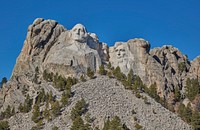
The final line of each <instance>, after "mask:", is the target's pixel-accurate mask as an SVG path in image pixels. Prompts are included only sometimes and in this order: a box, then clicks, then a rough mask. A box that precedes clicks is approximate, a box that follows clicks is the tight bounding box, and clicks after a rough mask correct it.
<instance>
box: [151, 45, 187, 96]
mask: <svg viewBox="0 0 200 130" xmlns="http://www.w3.org/2000/svg"><path fill="white" fill-rule="evenodd" d="M150 54H151V56H153V58H154V59H155V60H156V61H157V62H158V63H160V64H161V66H162V72H163V74H164V79H165V83H164V84H165V87H164V92H165V96H167V95H168V94H169V93H170V92H172V91H174V89H175V87H178V88H179V90H181V91H182V93H184V86H185V82H186V80H187V75H188V72H189V70H190V61H189V60H188V58H187V56H185V55H183V54H182V53H181V52H180V51H179V50H178V49H177V48H175V47H172V46H166V45H165V46H163V47H162V48H154V49H153V50H151V52H150Z"/></svg>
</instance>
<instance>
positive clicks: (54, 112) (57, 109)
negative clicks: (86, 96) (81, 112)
mask: <svg viewBox="0 0 200 130" xmlns="http://www.w3.org/2000/svg"><path fill="white" fill-rule="evenodd" d="M60 109H61V107H60V104H59V102H58V101H55V102H53V103H52V115H53V116H54V117H57V116H59V115H60V114H61V111H60Z"/></svg>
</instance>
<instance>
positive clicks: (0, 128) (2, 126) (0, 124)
mask: <svg viewBox="0 0 200 130" xmlns="http://www.w3.org/2000/svg"><path fill="white" fill-rule="evenodd" d="M0 130H10V126H9V124H8V121H0Z"/></svg>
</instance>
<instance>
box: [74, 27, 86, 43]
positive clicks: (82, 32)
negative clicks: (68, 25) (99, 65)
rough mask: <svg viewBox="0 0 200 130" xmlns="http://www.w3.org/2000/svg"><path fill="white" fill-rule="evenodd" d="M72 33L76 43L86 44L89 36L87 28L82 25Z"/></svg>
mask: <svg viewBox="0 0 200 130" xmlns="http://www.w3.org/2000/svg"><path fill="white" fill-rule="evenodd" d="M71 33H72V38H73V39H74V40H75V41H79V42H85V41H86V38H87V35H88V34H87V31H86V29H85V27H84V26H83V25H82V24H77V25H75V26H74V27H73V28H72V30H71Z"/></svg>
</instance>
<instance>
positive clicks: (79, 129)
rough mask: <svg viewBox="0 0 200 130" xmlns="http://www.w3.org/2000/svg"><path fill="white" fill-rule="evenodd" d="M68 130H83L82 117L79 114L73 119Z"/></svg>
mask: <svg viewBox="0 0 200 130" xmlns="http://www.w3.org/2000/svg"><path fill="white" fill-rule="evenodd" d="M70 130H85V129H84V122H83V119H82V118H81V117H80V116H77V117H76V119H74V121H73V124H72V126H71V128H70Z"/></svg>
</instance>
